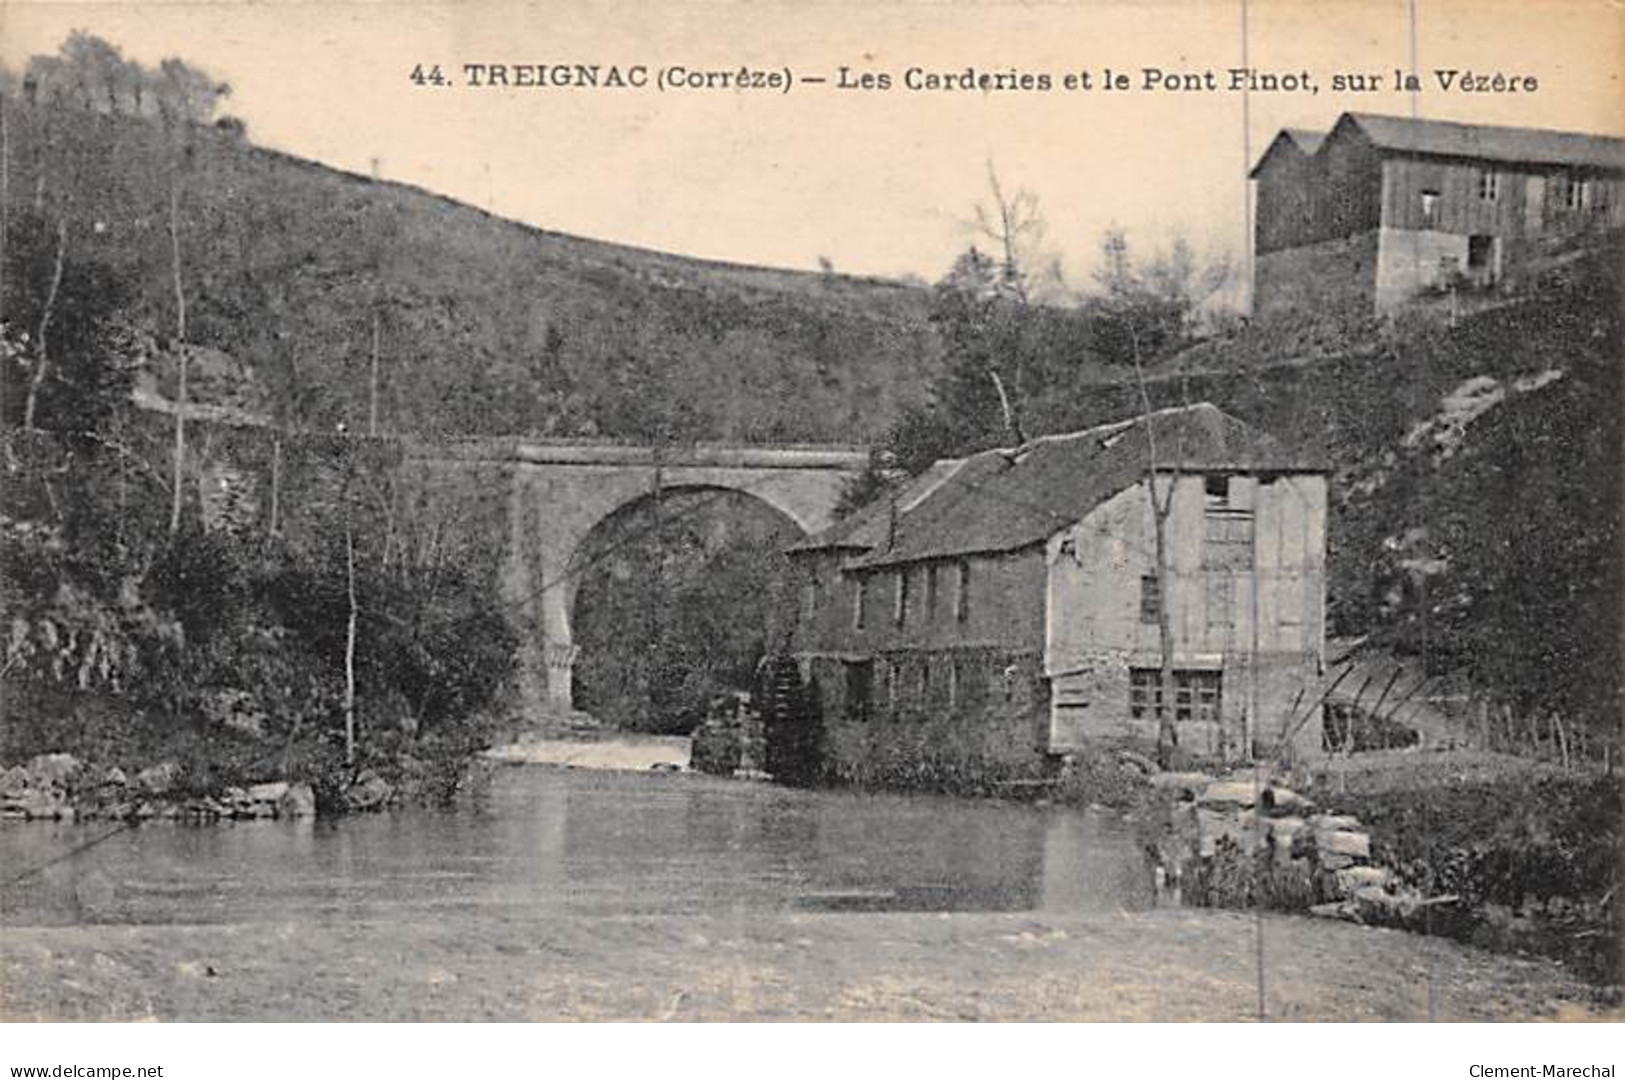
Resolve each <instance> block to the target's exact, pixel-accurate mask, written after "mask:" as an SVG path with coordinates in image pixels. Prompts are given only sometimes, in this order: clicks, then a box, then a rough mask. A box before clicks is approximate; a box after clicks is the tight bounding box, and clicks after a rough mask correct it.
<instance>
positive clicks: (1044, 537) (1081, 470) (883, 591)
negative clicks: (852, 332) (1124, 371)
mask: <svg viewBox="0 0 1625 1080" xmlns="http://www.w3.org/2000/svg"><path fill="white" fill-rule="evenodd" d="M1153 450H1154V453H1153ZM1153 459H1154V460H1155V461H1156V469H1157V475H1158V484H1157V487H1158V493H1159V497H1161V496H1163V495H1166V493H1167V491H1168V490H1169V489H1168V487H1167V486H1166V485H1168V484H1172V485H1173V488H1172V492H1173V494H1172V503H1171V509H1170V512H1169V516H1168V518H1167V520H1166V536H1167V538H1168V567H1169V571H1170V573H1169V575H1168V587H1167V588H1166V590H1164V589H1162V588H1159V576H1158V574H1157V572H1156V570H1157V563H1156V559H1155V555H1154V551H1155V546H1156V545H1155V526H1154V522H1153V518H1152V512H1151V509H1150V503H1149V501H1148V499H1147V490H1146V482H1147V480H1146V477H1147V473H1148V466H1149V464H1150V462H1151V461H1152V460H1153ZM1326 486H1327V485H1326V475H1325V471H1324V469H1323V467H1322V466H1321V465H1320V464H1319V463H1318V462H1317V461H1315V460H1313V459H1310V458H1308V457H1306V456H1304V455H1302V454H1300V453H1297V452H1294V451H1291V450H1289V449H1288V448H1286V447H1285V446H1283V445H1282V444H1280V443H1278V442H1277V441H1275V440H1274V439H1272V438H1270V437H1269V436H1267V435H1264V434H1262V433H1260V432H1258V431H1255V430H1253V429H1251V428H1249V427H1247V426H1246V425H1245V424H1243V423H1241V422H1240V421H1239V420H1236V419H1234V418H1233V417H1230V416H1227V415H1225V414H1224V413H1222V412H1221V411H1220V410H1218V409H1217V408H1215V407H1214V406H1212V405H1209V404H1200V405H1193V406H1188V407H1183V408H1176V409H1168V410H1163V411H1161V412H1158V413H1154V414H1152V415H1151V416H1150V417H1149V418H1144V417H1142V418H1137V419H1132V420H1127V421H1123V422H1120V423H1114V424H1107V425H1104V426H1101V427H1095V428H1090V429H1089V430H1086V431H1080V432H1075V433H1072V434H1067V435H1052V436H1046V437H1043V438H1039V439H1035V440H1033V441H1031V442H1029V443H1027V444H1026V445H1024V446H1021V447H1019V448H1016V449H1004V450H989V451H985V452H983V453H979V454H975V455H973V456H971V457H967V458H963V459H958V460H952V461H941V462H938V463H937V464H936V465H934V466H932V468H930V469H929V470H927V471H926V472H925V473H923V474H922V475H921V476H919V477H918V478H917V479H915V480H914V481H913V482H912V483H911V484H910V485H908V486H907V487H906V488H905V489H904V490H902V491H901V492H899V493H898V494H897V495H896V496H895V497H894V498H887V499H884V500H881V501H879V502H877V503H875V504H871V505H870V506H869V507H867V508H865V509H864V510H863V511H860V512H859V513H857V514H856V515H854V516H852V517H850V518H848V519H847V520H845V521H843V522H841V523H839V524H837V525H836V526H834V527H833V528H831V529H828V530H826V531H825V532H823V533H821V534H819V535H817V536H814V537H812V538H810V539H808V540H806V541H803V542H801V543H800V544H797V545H795V546H794V547H793V548H792V549H791V558H792V562H793V564H794V567H795V572H796V573H797V574H798V577H799V581H800V583H801V585H802V600H801V612H800V618H799V620H798V622H797V625H796V629H795V632H794V636H793V639H792V652H793V653H794V654H795V656H796V658H797V659H798V660H799V661H800V662H801V665H802V667H803V670H804V672H805V673H806V676H807V678H808V679H809V680H810V682H811V683H812V684H814V686H815V688H816V689H815V693H814V698H815V700H816V701H817V703H818V707H819V709H820V711H821V720H822V724H823V746H824V753H825V755H826V764H827V765H828V767H830V768H831V769H832V770H833V771H834V772H835V773H837V774H838V775H845V776H848V777H853V778H858V779H877V780H886V779H890V778H908V777H918V776H922V775H926V776H940V777H954V776H960V777H970V778H986V777H992V778H997V777H999V776H1001V775H1002V776H1019V775H1022V774H1030V773H1035V772H1038V771H1041V770H1042V769H1043V768H1044V767H1045V766H1046V764H1047V763H1048V762H1049V760H1050V759H1051V758H1052V757H1053V756H1055V755H1062V754H1068V753H1074V752H1079V751H1083V750H1085V749H1087V748H1090V747H1092V746H1101V745H1128V746H1134V747H1138V748H1140V749H1151V748H1152V747H1154V746H1155V744H1156V739H1157V727H1158V719H1159V716H1160V715H1161V714H1162V711H1163V710H1164V709H1171V710H1172V712H1173V719H1174V724H1175V728H1176V730H1177V732H1178V736H1179V741H1180V745H1181V746H1182V747H1184V748H1185V749H1186V750H1189V751H1191V752H1193V753H1195V754H1197V755H1199V756H1211V757H1222V758H1235V757H1242V756H1245V755H1246V754H1247V753H1249V752H1250V749H1251V748H1252V746H1254V745H1266V746H1273V745H1274V744H1275V743H1277V742H1278V741H1279V740H1280V739H1281V738H1282V736H1283V734H1286V736H1287V737H1288V738H1289V739H1291V740H1292V741H1294V743H1295V745H1298V746H1299V747H1300V749H1304V750H1309V751H1318V750H1319V749H1320V745H1321V743H1320V739H1321V731H1320V724H1319V723H1318V717H1317V718H1316V719H1315V720H1314V721H1311V722H1308V723H1304V724H1300V725H1297V726H1296V727H1294V726H1293V721H1294V720H1295V719H1297V717H1296V716H1295V714H1294V705H1295V703H1299V702H1303V701H1314V700H1315V698H1316V695H1315V693H1314V692H1312V690H1310V687H1311V684H1312V683H1314V682H1315V681H1316V680H1317V679H1318V678H1319V675H1320V672H1321V670H1322V661H1323V656H1322V642H1323V640H1324V633H1325V589H1326V580H1325V565H1326ZM1162 610H1166V611H1167V612H1168V615H1169V618H1170V621H1171V626H1172V630H1173V636H1174V669H1175V688H1174V699H1173V700H1172V701H1169V702H1164V701H1163V700H1162V699H1161V698H1162V695H1161V670H1160V668H1161V655H1162V654H1161V642H1160V621H1159V612H1160V611H1162Z"/></svg>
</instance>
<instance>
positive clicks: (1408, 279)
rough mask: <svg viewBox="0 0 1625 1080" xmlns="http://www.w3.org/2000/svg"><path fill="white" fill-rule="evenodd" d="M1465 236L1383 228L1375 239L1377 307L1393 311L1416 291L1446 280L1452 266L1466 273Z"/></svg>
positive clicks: (1448, 277) (1450, 273)
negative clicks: (1376, 240) (1376, 239)
mask: <svg viewBox="0 0 1625 1080" xmlns="http://www.w3.org/2000/svg"><path fill="white" fill-rule="evenodd" d="M1467 239H1468V238H1467V237H1466V236H1465V235H1463V234H1459V233H1447V232H1439V231H1437V230H1433V229H1390V228H1384V229H1382V230H1381V231H1380V232H1379V234H1378V242H1377V273H1376V309H1377V310H1378V311H1392V310H1394V309H1395V308H1398V307H1401V306H1403V305H1404V304H1405V303H1406V302H1408V301H1410V300H1411V299H1413V298H1414V297H1416V296H1417V295H1418V294H1419V293H1423V292H1426V291H1427V290H1429V289H1433V288H1437V287H1439V286H1441V285H1444V284H1446V283H1448V282H1449V281H1450V279H1451V278H1452V276H1453V275H1452V272H1451V268H1454V269H1455V270H1458V271H1460V272H1462V273H1466V271H1467Z"/></svg>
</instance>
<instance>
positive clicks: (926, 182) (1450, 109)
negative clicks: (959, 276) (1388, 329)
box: [0, 0, 1625, 284]
mask: <svg viewBox="0 0 1625 1080" xmlns="http://www.w3.org/2000/svg"><path fill="white" fill-rule="evenodd" d="M1413 14H1414V21H1413V18H1412V16H1413ZM1244 15H1245V22H1246V34H1245V41H1244V35H1243V18H1244ZM73 29H84V30H87V31H89V32H91V33H94V34H97V35H99V36H102V37H104V38H106V39H107V40H109V41H110V42H112V43H113V44H114V45H116V46H118V47H119V48H120V49H121V50H123V52H124V53H125V55H126V56H127V57H130V58H133V59H136V60H139V61H141V62H142V63H144V64H148V65H154V66H155V65H156V64H157V63H158V61H159V60H161V59H162V58H164V57H166V56H180V57H181V58H183V59H185V60H186V61H188V62H189V63H191V64H193V65H194V66H197V67H201V68H203V69H204V70H206V71H208V72H210V73H211V74H212V75H215V76H217V77H219V78H221V79H223V80H226V81H227V82H229V83H230V84H231V86H232V88H233V93H232V96H231V98H230V100H229V102H228V103H227V106H226V111H227V112H229V113H231V114H233V115H237V116H239V117H241V118H242V119H243V120H245V121H246V122H247V125H248V131H249V137H250V138H251V139H252V140H253V141H255V142H256V143H259V144H261V145H265V146H271V147H275V148H277V149H279V150H284V151H287V152H289V153H292V154H296V155H299V156H301V157H308V158H313V159H315V160H318V161H322V162H325V163H328V164H330V165H334V166H337V167H339V168H343V169H348V170H352V171H355V172H362V173H366V172H370V171H373V170H376V171H377V173H378V174H379V175H380V176H382V177H384V178H386V179H391V180H399V181H403V182H406V183H410V184H414V185H418V186H421V187H424V188H427V189H430V190H433V191H436V192H440V193H443V194H446V195H449V196H451V197H453V198H456V199H459V200H461V201H464V202H468V203H471V204H474V205H476V206H479V207H482V208H484V209H487V210H489V211H491V212H493V213H496V214H499V215H502V216H504V217H510V218H514V219H517V220H520V221H525V222H529V223H532V224H535V225H539V226H542V227H544V228H548V229H553V230H557V231H560V232H567V233H574V234H577V235H583V236H591V237H597V238H602V239H607V240H615V241H619V242H623V243H627V244H634V245H638V246H642V247H650V248H656V249H659V250H664V251H672V252H678V253H682V254H688V255H694V256H700V257H704V258H713V259H722V260H729V261H735V262H745V263H762V264H768V265H774V266H786V267H793V268H801V269H817V268H818V267H819V265H820V260H826V259H827V260H828V261H829V263H830V264H832V265H833V266H834V268H835V269H837V270H839V271H842V272H847V273H860V274H875V275H882V276H889V277H902V276H908V275H917V276H920V277H924V278H927V279H935V278H938V277H940V276H941V275H942V273H943V272H944V271H946V269H947V268H948V266H949V265H950V264H951V262H952V260H953V258H954V256H955V255H956V254H957V253H958V252H960V251H962V250H963V249H964V248H965V247H966V246H967V245H969V244H970V243H972V242H976V241H978V240H979V239H980V238H979V236H978V234H977V232H976V229H975V227H974V224H973V222H974V217H975V213H974V211H975V207H976V206H977V205H978V203H979V202H980V203H983V204H986V203H987V201H988V169H989V166H990V165H991V166H992V167H993V168H995V169H996V170H997V173H998V176H999V178H1000V180H1001V182H1002V184H1003V186H1004V187H1005V189H1006V190H1007V191H1010V192H1013V191H1015V190H1026V191H1030V192H1031V193H1032V194H1033V195H1034V196H1036V198H1037V199H1038V203H1039V206H1040V208H1041V210H1042V214H1043V218H1044V220H1045V223H1046V235H1045V246H1046V248H1047V249H1048V250H1049V251H1050V252H1051V253H1052V254H1054V255H1056V256H1057V257H1059V258H1060V259H1061V261H1062V265H1063V267H1064V268H1065V270H1066V272H1067V275H1068V277H1069V279H1071V280H1072V281H1073V282H1074V283H1076V284H1085V283H1086V282H1087V280H1088V275H1089V273H1090V271H1091V270H1092V268H1093V266H1094V265H1095V261H1096V252H1097V251H1098V245H1099V241H1100V237H1101V234H1102V232H1103V231H1104V230H1105V229H1107V228H1109V227H1112V226H1117V227H1120V228H1122V229H1124V230H1125V231H1126V233H1127V235H1128V238H1129V241H1130V245H1131V248H1133V249H1134V250H1136V251H1140V252H1148V251H1152V250H1155V249H1157V248H1160V247H1163V246H1165V245H1166V244H1167V243H1169V242H1170V240H1171V239H1172V238H1173V237H1176V236H1180V237H1184V238H1186V239H1187V240H1189V241H1190V242H1191V243H1192V244H1193V245H1194V246H1195V247H1196V248H1197V249H1198V250H1202V251H1208V252H1225V253H1228V254H1229V255H1230V256H1231V257H1232V259H1235V260H1238V262H1239V264H1240V265H1244V260H1245V254H1246V248H1247V244H1246V236H1247V220H1248V211H1247V198H1248V195H1247V183H1246V172H1247V168H1248V167H1249V165H1250V163H1251V161H1253V160H1256V158H1257V156H1258V155H1259V154H1260V153H1261V152H1262V151H1263V149H1264V147H1265V146H1266V145H1267V144H1268V142H1269V140H1270V139H1271V138H1272V137H1273V136H1274V134H1275V133H1276V132H1277V131H1278V130H1279V129H1280V128H1281V127H1282V126H1299V127H1309V128H1320V129H1325V128H1328V127H1329V126H1330V125H1331V123H1332V122H1333V121H1334V120H1335V119H1336V117H1337V116H1338V114H1339V113H1341V112H1343V111H1344V110H1349V109H1355V110H1361V111H1367V112H1386V113H1396V114H1402V115H1408V114H1410V113H1411V112H1412V111H1413V109H1414V110H1415V112H1416V113H1417V114H1418V115H1421V116H1426V117H1433V118H1438V119H1452V120H1463V121H1469V122H1485V123H1503V124H1516V125H1525V126H1534V127H1553V128H1565V129H1571V130H1580V131H1593V132H1603V133H1608V134H1622V133H1625V108H1622V103H1625V99H1622V97H1621V87H1620V78H1621V72H1622V69H1625V22H1622V19H1621V10H1620V7H1619V5H1618V4H1615V3H1610V2H1606V0H1533V2H1531V0H1472V2H1465V0H1358V2H1354V0H1316V2H1314V3H1304V2H1297V0H1291V2H1289V0H1250V2H1249V3H1248V5H1247V7H1246V10H1245V12H1244V10H1243V5H1242V0H1185V2H1179V3H1167V2H1141V0H1108V2H1105V3H1100V2H1093V3H1019V2H1008V0H1004V2H978V0H957V2H955V0H933V2H923V0H920V2H904V0H894V2H881V3H858V2H856V0H823V2H819V0H810V2H799V3H794V4H788V3H771V2H767V3H763V2H756V3H740V2H735V0H673V2H668V3H645V4H635V3H625V2H622V3H617V4H609V3H601V2H589V0H559V2H549V3H540V4H532V5H511V4H500V3H483V2H465V3H460V4H442V3H336V2H325V0H322V2H303V3H292V2H285V0H259V2H256V3H247V4H237V3H230V2H215V0H211V2H207V3H204V2H193V3H149V2H143V0H134V2H127V3H117V4H106V3H79V2H71V0H64V2H51V3H29V2H22V3H18V2H13V0H0V59H3V60H4V61H5V62H6V63H7V64H8V65H10V66H12V67H13V68H16V67H18V66H20V64H21V63H22V62H23V61H24V60H25V59H26V57H27V56H28V55H30V54H33V53H37V52H52V51H55V49H56V47H57V46H58V45H59V44H60V43H61V41H62V40H63V38H64V37H66V35H67V34H68V32H69V31H71V30H73ZM1413 49H1414V55H1415V65H1414V70H1416V71H1417V72H1418V74H1419V75H1420V77H1421V78H1422V80H1423V85H1424V87H1425V89H1423V90H1422V91H1421V92H1420V93H1410V92H1406V91H1404V90H1396V89H1394V88H1393V87H1392V86H1391V85H1390V84H1391V83H1392V82H1393V78H1394V69H1396V68H1399V69H1404V70H1407V71H1408V70H1412V68H1413V65H1412V60H1411V58H1412V55H1413ZM1244 54H1245V58H1246V64H1247V65H1250V66H1251V67H1253V68H1256V69H1258V70H1260V71H1264V72H1272V73H1277V74H1283V75H1284V74H1297V73H1301V72H1308V74H1309V76H1310V81H1311V82H1312V83H1313V85H1314V87H1315V88H1316V90H1315V92H1307V91H1288V90H1275V91H1265V90H1262V89H1260V90H1258V91H1257V92H1250V93H1246V94H1243V93H1240V92H1233V91H1230V90H1228V89H1223V88H1222V87H1223V85H1224V84H1225V83H1226V81H1227V76H1226V71H1227V69H1229V68H1232V67H1240V66H1243V56H1244ZM559 63H562V64H599V65H603V66H604V67H605V68H607V67H608V66H609V65H620V66H621V67H622V69H623V70H625V69H626V68H628V67H630V66H632V65H644V66H646V67H647V68H648V69H649V72H650V78H651V79H655V78H658V76H659V72H660V71H661V69H663V68H670V67H672V66H681V67H683V68H686V69H688V70H690V71H694V70H698V71H713V70H715V71H722V70H737V69H738V68H739V67H741V66H742V65H743V66H747V67H750V68H753V69H756V70H758V71H762V72H768V71H771V72H784V71H786V70H788V71H789V73H790V89H789V92H788V93H783V92H779V91H778V90H774V89H746V90H736V89H717V88H713V89H705V90H685V89H675V90H667V91H661V90H657V89H655V88H653V87H646V88H641V89H640V88H629V89H598V90H589V89H581V88H557V87H549V88H535V87H512V86H510V87H507V88H493V87H483V86H482V87H475V86H472V85H469V84H468V77H467V74H466V72H465V69H464V67H463V65H466V64H507V65H520V64H526V65H537V64H546V65H552V64H559ZM436 64H438V65H440V68H441V72H442V74H443V75H445V76H446V77H447V78H448V80H450V81H451V82H452V83H454V84H455V85H445V86H433V85H418V84H415V83H414V82H413V81H412V80H411V78H410V75H411V73H412V71H413V69H414V68H415V67H417V66H418V65H423V69H424V71H425V72H427V71H430V70H432V68H433V66H434V65H436ZM843 66H844V67H846V68H847V69H849V71H850V73H851V81H856V80H857V77H858V75H859V74H860V73H862V72H869V73H872V74H874V75H875V76H877V77H878V76H879V75H881V74H884V75H886V76H888V77H889V79H890V80H891V85H890V87H889V88H887V89H861V88H852V89H842V88H840V87H839V86H838V85H837V84H838V81H839V78H840V69H841V68H842V67H843ZM911 68H912V69H919V70H921V71H928V72H946V73H953V74H956V75H957V74H958V73H961V72H964V71H965V70H966V69H967V68H971V69H974V72H975V73H977V74H980V73H983V72H986V73H993V74H997V73H1012V72H1014V73H1015V74H1017V75H1020V74H1021V73H1031V74H1033V75H1035V76H1036V75H1038V74H1046V75H1048V76H1049V77H1050V79H1051V83H1052V88H1051V90H1049V91H1048V92H1041V91H1020V90H1012V91H998V90H995V91H981V90H974V89H973V90H969V91H964V90H925V89H922V90H913V89H909V88H908V87H907V86H906V85H905V76H906V73H907V72H908V71H909V70H910V69H911ZM1106 68H1110V69H1112V70H1113V71H1114V72H1118V73H1122V74H1124V75H1127V76H1128V77H1129V79H1130V87H1129V89H1127V90H1124V91H1113V90H1103V89H1101V88H1100V83H1101V81H1102V78H1103V69H1106ZM1146 68H1157V69H1160V70H1162V71H1165V72H1169V73H1175V72H1178V73H1186V74H1191V75H1194V76H1195V77H1196V78H1197V79H1199V80H1200V79H1203V77H1204V73H1205V72H1207V71H1208V70H1212V71H1213V72H1214V73H1215V78H1216V81H1217V82H1218V83H1219V84H1220V86H1221V88H1220V89H1214V90H1209V89H1206V88H1205V86H1204V88H1202V89H1194V90H1180V91H1172V90H1168V89H1165V88H1162V87H1154V88H1146V87H1145V86H1144V80H1145V75H1144V69H1146ZM1436 69H1456V70H1462V71H1465V70H1471V71H1473V72H1476V73H1480V74H1483V75H1491V76H1493V75H1494V74H1496V73H1501V74H1503V75H1505V76H1507V77H1508V78H1511V77H1514V76H1516V77H1518V78H1522V77H1525V76H1533V77H1534V78H1535V79H1536V80H1537V83H1538V88H1537V89H1535V90H1534V91H1533V92H1530V91H1528V90H1527V89H1523V88H1520V89H1519V90H1518V91H1517V92H1512V93H1507V92H1502V93H1494V92H1464V91H1462V90H1461V89H1459V87H1458V88H1455V89H1452V90H1450V91H1445V90H1443V89H1441V88H1440V86H1439V84H1438V81H1437V77H1436V76H1435V75H1433V72H1434V71H1435V70H1436ZM1082 72H1088V73H1089V74H1090V77H1091V88H1090V89H1089V90H1082V89H1076V90H1068V89H1066V88H1065V87H1064V85H1063V80H1064V78H1065V76H1066V75H1067V74H1068V73H1074V74H1076V73H1082ZM1339 73H1360V74H1378V73H1381V74H1382V80H1383V82H1382V86H1381V87H1380V88H1379V89H1377V90H1374V91H1368V92H1344V93H1338V92H1335V91H1334V89H1333V85H1332V82H1333V78H1334V76H1336V75H1338V74H1339ZM803 77H814V78H818V77H822V78H824V79H827V80H829V81H827V82H824V83H804V82H801V81H800V80H801V79H802V78H803ZM984 242H985V241H984Z"/></svg>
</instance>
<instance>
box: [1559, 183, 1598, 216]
mask: <svg viewBox="0 0 1625 1080" xmlns="http://www.w3.org/2000/svg"><path fill="white" fill-rule="evenodd" d="M1562 188H1563V206H1564V208H1565V209H1568V210H1584V209H1585V208H1586V204H1587V203H1589V202H1590V201H1591V199H1590V195H1591V182H1590V181H1589V180H1582V179H1580V178H1579V177H1578V176H1573V175H1570V176H1567V177H1564V183H1563V184H1562Z"/></svg>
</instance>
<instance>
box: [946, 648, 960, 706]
mask: <svg viewBox="0 0 1625 1080" xmlns="http://www.w3.org/2000/svg"><path fill="white" fill-rule="evenodd" d="M960 678H961V676H960V673H959V661H958V660H953V661H951V662H950V663H949V664H948V708H950V709H952V708H955V707H956V706H957V705H958V704H959V680H960Z"/></svg>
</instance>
